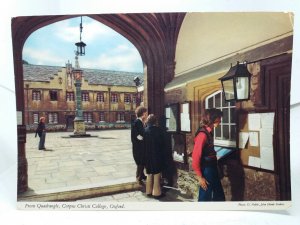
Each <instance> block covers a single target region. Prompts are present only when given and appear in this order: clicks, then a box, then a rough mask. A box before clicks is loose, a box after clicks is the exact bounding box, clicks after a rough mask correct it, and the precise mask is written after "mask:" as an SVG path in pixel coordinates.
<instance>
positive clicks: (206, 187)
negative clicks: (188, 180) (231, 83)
mask: <svg viewBox="0 0 300 225" xmlns="http://www.w3.org/2000/svg"><path fill="white" fill-rule="evenodd" d="M222 115H223V114H222V111H221V110H219V109H215V108H212V109H207V110H206V111H205V114H204V116H203V117H202V119H201V121H200V126H199V128H198V130H197V132H196V134H195V139H194V142H195V145H194V149H193V154H192V167H193V169H194V171H195V173H196V176H197V180H198V182H199V196H198V201H199V202H200V201H225V195H224V190H223V187H222V184H221V181H220V178H219V174H218V165H217V163H218V162H217V156H216V151H215V150H214V136H213V129H214V127H218V125H219V124H220V122H221V117H222Z"/></svg>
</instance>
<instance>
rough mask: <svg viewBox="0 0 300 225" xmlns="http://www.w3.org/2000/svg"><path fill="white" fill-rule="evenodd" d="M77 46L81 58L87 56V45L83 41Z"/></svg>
mask: <svg viewBox="0 0 300 225" xmlns="http://www.w3.org/2000/svg"><path fill="white" fill-rule="evenodd" d="M75 45H76V46H77V53H78V55H80V56H83V55H85V46H86V44H85V43H84V42H82V41H80V42H77V43H75Z"/></svg>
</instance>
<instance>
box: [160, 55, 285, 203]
mask: <svg viewBox="0 0 300 225" xmlns="http://www.w3.org/2000/svg"><path fill="white" fill-rule="evenodd" d="M284 60H286V59H284V57H283V58H280V57H278V59H275V61H274V63H275V64H274V65H276V63H277V62H281V61H283V62H284ZM287 68H288V66H287ZM248 70H249V71H250V73H251V74H253V76H252V77H251V83H250V100H248V101H243V102H237V103H235V105H234V107H235V111H236V112H237V114H236V120H240V121H237V122H236V124H237V130H236V133H237V134H238V133H239V131H240V130H242V129H243V125H244V124H245V123H247V117H243V116H241V115H243V113H246V114H245V115H247V113H249V112H260V110H262V112H265V111H266V110H272V111H273V110H274V111H275V112H276V108H271V109H267V107H268V106H267V105H266V104H267V103H266V101H264V99H263V98H264V96H265V95H266V94H267V95H270V96H272V91H273V90H275V89H274V88H268V92H266V91H265V92H262V91H264V90H265V87H266V86H265V85H267V84H266V83H264V82H263V81H264V77H262V73H261V70H262V65H261V62H259V61H258V62H254V63H251V64H248ZM223 75H224V74H222V73H219V74H215V75H212V76H207V77H204V78H202V79H198V80H195V81H191V82H189V83H187V84H185V86H181V87H180V88H178V87H177V88H174V89H169V90H166V94H165V101H166V103H167V104H171V103H172V104H174V103H176V102H177V103H183V102H186V101H189V102H190V103H191V111H190V117H191V129H192V130H191V132H190V133H189V132H187V133H186V132H180V131H178V132H179V133H181V134H183V135H184V136H185V139H186V146H185V148H186V154H187V157H188V160H187V163H186V165H184V166H183V165H182V166H178V168H177V172H178V180H177V185H178V188H179V189H180V190H182V191H183V192H185V193H186V194H188V195H190V196H192V197H193V198H194V199H197V197H198V182H197V180H196V177H195V173H194V171H193V169H192V167H191V164H192V158H191V154H192V151H193V145H194V141H193V139H194V133H195V131H196V130H197V128H198V124H199V121H200V115H201V113H202V112H203V111H204V110H205V108H206V102H205V100H206V98H207V97H209V96H210V95H211V94H212V93H218V91H221V89H222V87H221V82H220V81H219V80H218V78H220V77H221V76H223ZM174 96H176V97H174ZM274 101H278V100H274ZM270 105H275V103H274V104H273V103H270ZM239 113H241V114H239ZM287 116H288V115H287ZM275 120H276V116H275ZM274 124H276V121H275V122H274ZM274 135H275V136H276V135H279V134H277V132H276V126H275V125H274ZM275 139H276V137H275ZM235 142H236V147H235V151H233V153H231V154H230V155H227V156H226V157H225V158H223V159H221V160H219V172H220V177H221V182H222V185H223V188H224V192H225V197H226V201H274V200H284V199H285V198H288V197H282V196H283V195H282V191H281V192H280V187H279V186H280V185H281V184H280V183H279V175H278V172H276V171H275V170H273V171H272V170H270V171H269V170H262V169H260V168H255V167H252V166H248V155H247V156H246V160H245V156H244V155H243V154H244V152H245V151H247V150H244V149H239V148H238V136H237V137H236V140H235ZM242 150H243V151H242ZM248 151H249V150H248ZM276 151H277V152H276ZM278 151H282V149H276V146H274V152H275V153H274V155H275V156H276V155H277V154H278ZM247 154H248V153H247ZM276 160H278V159H276V158H274V164H275V168H276V164H278V161H276ZM182 168H184V169H182ZM287 191H288V190H287ZM284 194H285V193H284Z"/></svg>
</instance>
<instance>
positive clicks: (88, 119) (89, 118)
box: [82, 112, 93, 123]
mask: <svg viewBox="0 0 300 225" xmlns="http://www.w3.org/2000/svg"><path fill="white" fill-rule="evenodd" d="M82 117H83V120H84V123H93V113H92V112H83V114H82Z"/></svg>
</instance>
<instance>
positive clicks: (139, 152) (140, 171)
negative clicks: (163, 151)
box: [131, 106, 148, 183]
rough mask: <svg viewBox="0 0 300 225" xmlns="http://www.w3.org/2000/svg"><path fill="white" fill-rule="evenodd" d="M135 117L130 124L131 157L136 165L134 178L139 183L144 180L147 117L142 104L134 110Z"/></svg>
mask: <svg viewBox="0 0 300 225" xmlns="http://www.w3.org/2000/svg"><path fill="white" fill-rule="evenodd" d="M135 114H136V117H137V118H136V119H135V120H134V122H133V123H132V126H131V142H132V153H133V159H134V161H135V163H136V165H137V169H136V179H137V181H138V182H139V183H141V182H142V180H146V176H145V174H144V168H145V166H144V163H145V162H144V161H145V160H144V158H145V153H144V151H145V146H144V132H145V129H144V123H145V120H146V118H147V115H148V112H147V109H146V108H145V107H143V106H139V107H137V108H136V110H135Z"/></svg>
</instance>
